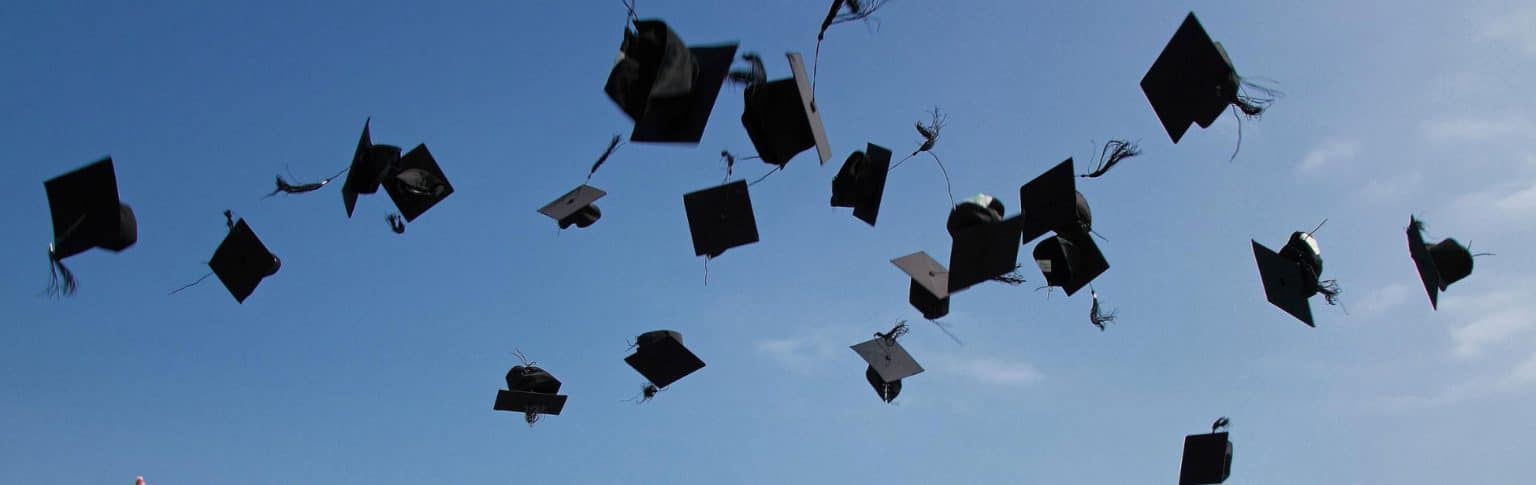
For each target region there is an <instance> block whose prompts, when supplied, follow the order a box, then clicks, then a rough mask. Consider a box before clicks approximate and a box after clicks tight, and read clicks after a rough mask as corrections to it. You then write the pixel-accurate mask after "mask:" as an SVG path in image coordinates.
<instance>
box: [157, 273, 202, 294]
mask: <svg viewBox="0 0 1536 485" xmlns="http://www.w3.org/2000/svg"><path fill="white" fill-rule="evenodd" d="M211 275H213V272H212V271H209V272H208V273H206V274H204V275H203V277H202V278H198V279H197V281H193V282H191V283H187V284H185V285H181V288H177V289H174V290H171V292H170V293H168V294H167V296H169V295H174V294H177V293H181V290H185V289H187V288H191V287H194V286H197V285H198V284H199V283H202V282H203V280H206V279H208V277H209V276H211Z"/></svg>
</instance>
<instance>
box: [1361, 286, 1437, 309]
mask: <svg viewBox="0 0 1536 485" xmlns="http://www.w3.org/2000/svg"><path fill="white" fill-rule="evenodd" d="M1420 293H1423V290H1420V289H1419V288H1418V287H1417V286H1414V285H1409V284H1407V283H1393V284H1390V285H1387V286H1383V287H1381V288H1376V289H1374V290H1371V291H1370V292H1368V293H1366V294H1365V296H1364V297H1361V298H1360V302H1359V303H1357V304H1355V306H1354V308H1355V313H1356V314H1357V315H1360V316H1361V317H1377V316H1381V315H1384V314H1386V313H1387V312H1389V311H1391V310H1392V309H1394V308H1398V307H1401V306H1403V305H1406V304H1411V303H1416V302H1414V301H1413V300H1414V298H1415V295H1419V294H1420ZM1420 296H1421V295H1420ZM1424 307H1425V308H1428V304H1427V303H1425V304H1424Z"/></svg>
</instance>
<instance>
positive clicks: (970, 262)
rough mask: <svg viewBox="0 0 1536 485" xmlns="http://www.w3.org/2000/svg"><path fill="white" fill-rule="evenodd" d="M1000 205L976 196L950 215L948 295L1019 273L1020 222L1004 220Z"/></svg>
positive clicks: (948, 225)
mask: <svg viewBox="0 0 1536 485" xmlns="http://www.w3.org/2000/svg"><path fill="white" fill-rule="evenodd" d="M1003 210H1004V208H1003V203H1002V202H1001V201H999V200H997V199H996V198H994V197H992V196H989V195H986V194H979V195H977V196H975V197H972V198H971V199H968V200H966V201H964V202H961V203H960V204H957V205H956V206H955V208H954V209H953V210H951V211H950V213H949V219H948V221H947V222H946V226H947V228H948V230H949V233H950V235H951V236H952V237H953V241H952V243H951V244H950V248H949V280H948V282H947V283H948V286H949V292H950V293H955V292H958V291H961V290H964V289H966V288H970V287H971V286H974V285H976V284H977V283H981V282H984V281H987V280H991V279H994V278H999V277H1002V276H1004V275H1006V274H1008V273H1011V272H1013V271H1014V270H1015V269H1018V259H1019V236H1020V231H1021V229H1022V226H1021V224H1022V221H1023V219H1022V218H1020V217H1013V218H1009V219H1003V218H1002V213H1003Z"/></svg>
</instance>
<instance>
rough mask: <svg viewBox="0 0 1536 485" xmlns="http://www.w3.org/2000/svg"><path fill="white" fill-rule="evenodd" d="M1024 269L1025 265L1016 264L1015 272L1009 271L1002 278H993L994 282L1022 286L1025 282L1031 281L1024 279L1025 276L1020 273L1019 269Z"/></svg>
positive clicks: (1014, 266)
mask: <svg viewBox="0 0 1536 485" xmlns="http://www.w3.org/2000/svg"><path fill="white" fill-rule="evenodd" d="M1023 267H1024V265H1022V264H1015V265H1013V271H1009V272H1008V274H1005V275H1002V276H997V277H994V278H992V281H999V282H1003V283H1007V284H1009V285H1013V286H1019V285H1022V284H1024V282H1025V281H1029V280H1026V279H1024V275H1022V274H1020V273H1019V269H1020V268H1023Z"/></svg>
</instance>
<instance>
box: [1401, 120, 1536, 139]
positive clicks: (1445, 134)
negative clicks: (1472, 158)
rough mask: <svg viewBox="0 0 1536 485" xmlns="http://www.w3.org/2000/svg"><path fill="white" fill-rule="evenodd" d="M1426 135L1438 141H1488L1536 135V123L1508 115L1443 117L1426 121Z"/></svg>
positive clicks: (1424, 129)
mask: <svg viewBox="0 0 1536 485" xmlns="http://www.w3.org/2000/svg"><path fill="white" fill-rule="evenodd" d="M1423 131H1424V136H1425V137H1426V138H1428V139H1429V140H1430V141H1436V142H1471V141H1487V140H1492V139H1497V138H1506V137H1521V138H1526V137H1532V136H1536V123H1533V122H1532V121H1531V120H1530V119H1528V118H1525V117H1521V116H1515V115H1508V116H1501V117H1496V118H1471V117H1462V118H1441V119H1436V120H1430V121H1428V122H1426V123H1424V127H1423Z"/></svg>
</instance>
